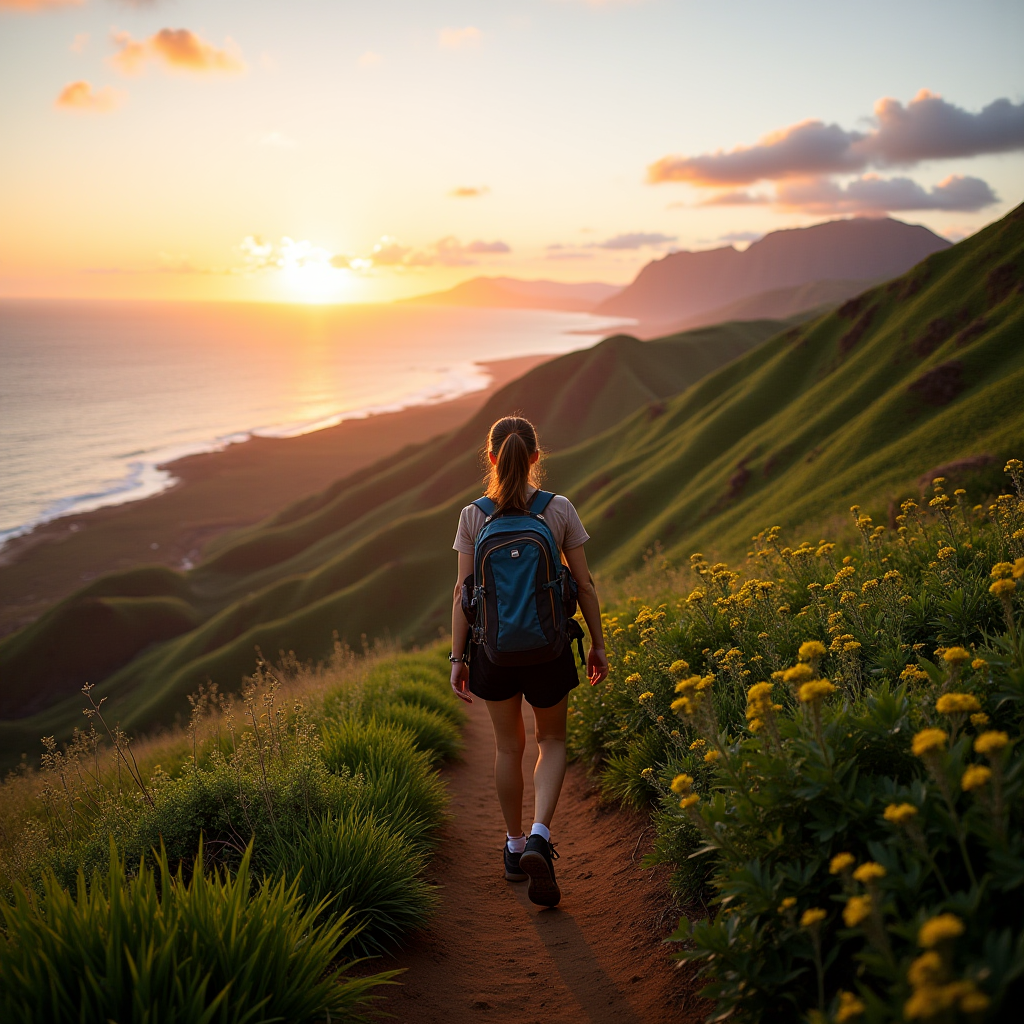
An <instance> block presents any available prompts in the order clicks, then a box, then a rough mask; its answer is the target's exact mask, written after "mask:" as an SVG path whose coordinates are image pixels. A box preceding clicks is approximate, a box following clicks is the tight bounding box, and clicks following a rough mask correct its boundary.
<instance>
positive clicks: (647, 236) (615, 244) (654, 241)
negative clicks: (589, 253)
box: [590, 231, 676, 249]
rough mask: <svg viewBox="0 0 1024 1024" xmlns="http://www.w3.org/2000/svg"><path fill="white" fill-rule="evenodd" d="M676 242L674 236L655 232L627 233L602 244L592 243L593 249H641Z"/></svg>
mask: <svg viewBox="0 0 1024 1024" xmlns="http://www.w3.org/2000/svg"><path fill="white" fill-rule="evenodd" d="M675 240H676V236H675V235H663V234H660V233H659V232H656V231H627V232H626V233H625V234H622V235H615V236H614V237H613V238H606V239H605V240H604V241H603V242H594V243H592V244H591V246H590V247H591V248H594V249H642V248H643V247H644V246H648V245H666V244H667V243H669V242H674V241H675Z"/></svg>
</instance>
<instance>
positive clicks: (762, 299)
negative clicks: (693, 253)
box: [634, 280, 880, 338]
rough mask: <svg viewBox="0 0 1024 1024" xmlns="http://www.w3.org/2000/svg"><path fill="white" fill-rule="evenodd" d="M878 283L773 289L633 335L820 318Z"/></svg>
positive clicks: (828, 283)
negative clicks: (750, 321) (709, 326)
mask: <svg viewBox="0 0 1024 1024" xmlns="http://www.w3.org/2000/svg"><path fill="white" fill-rule="evenodd" d="M879 283H880V282H879V281H877V280H866V281H861V280H856V281H812V282H811V283H810V284H797V285H793V286H792V287H791V288H773V289H772V290H771V291H768V292H758V293H757V294H756V295H748V296H746V297H745V298H742V299H737V300H736V301H735V302H730V303H729V304H728V305H727V306H719V307H718V308H717V309H711V310H707V311H706V312H704V313H697V314H695V315H694V316H690V317H687V318H686V319H685V320H679V321H676V322H674V323H671V324H647V323H645V324H643V330H642V331H639V332H638V331H634V333H639V334H640V336H641V337H644V338H660V337H662V336H663V335H666V334H675V333H676V332H678V331H690V330H693V329H694V328H697V327H706V326H708V325H710V324H724V323H729V322H732V321H737V320H786V319H789V318H790V317H803V318H804V319H810V318H811V317H812V316H820V315H821V314H822V313H827V312H829V311H830V310H832V309H835V308H836V306H839V305H841V304H842V303H844V302H845V301H846V300H847V299H852V298H853V297H854V296H855V295H860V293H861V292H865V291H867V290H868V289H869V288H871V287H873V286H874V285H876V284H879Z"/></svg>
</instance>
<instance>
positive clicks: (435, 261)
mask: <svg viewBox="0 0 1024 1024" xmlns="http://www.w3.org/2000/svg"><path fill="white" fill-rule="evenodd" d="M511 251H512V249H511V248H510V247H509V245H508V244H507V243H505V242H500V241H495V242H484V241H482V240H479V239H478V240H477V241H475V242H470V243H469V244H468V245H463V244H462V243H461V242H459V240H458V239H457V238H455V237H454V236H453V235H448V236H446V237H445V238H440V239H438V240H437V241H436V242H434V243H433V244H432V245H429V246H427V248H426V249H423V250H419V251H416V252H412V253H410V254H409V255H408V256H406V257H405V259H404V261H403V263H404V265H405V266H408V267H468V266H472V265H473V264H474V263H477V262H479V261H478V260H475V259H473V257H474V256H491V255H496V254H501V253H506V252H511Z"/></svg>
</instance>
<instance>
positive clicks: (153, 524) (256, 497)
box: [0, 355, 551, 636]
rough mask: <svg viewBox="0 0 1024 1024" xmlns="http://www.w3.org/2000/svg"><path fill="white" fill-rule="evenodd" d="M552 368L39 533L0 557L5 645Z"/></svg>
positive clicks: (235, 454)
mask: <svg viewBox="0 0 1024 1024" xmlns="http://www.w3.org/2000/svg"><path fill="white" fill-rule="evenodd" d="M549 358H551V357H550V356H546V355H539V356H523V357H520V358H517V359H506V360H500V361H496V362H488V363H482V364H481V365H483V366H484V367H486V369H487V371H488V372H489V373H490V375H491V383H490V385H489V386H488V387H487V388H485V389H484V390H481V391H476V392H474V393H472V394H470V395H465V396H463V397H462V398H457V399H454V400H452V401H450V402H442V403H438V404H436V405H425V406H414V407H411V408H409V409H404V410H402V411H400V412H395V413H386V414H382V415H379V416H370V417H367V418H366V419H360V420H346V421H344V422H342V423H340V424H338V425H337V426H335V427H329V428H327V429H324V430H318V431H315V432H313V433H309V434H303V435H301V436H299V437H291V438H268V437H253V438H250V439H249V440H247V441H244V442H242V443H239V444H232V445H229V446H228V447H226V448H224V449H223V450H222V451H219V452H212V453H207V454H202V455H193V456H189V457H187V458H183V459H179V460H178V461H176V462H173V463H170V464H168V466H166V467H165V468H167V469H169V470H170V471H171V473H172V474H173V476H174V477H175V478H176V480H177V483H175V484H174V485H173V486H171V487H170V488H168V489H167V490H166V491H162V492H161V493H160V494H157V495H154V496H153V497H151V498H145V499H142V500H139V501H133V502H127V503H124V504H120V505H112V506H108V507H106V508H100V509H96V510H95V511H92V512H86V513H82V514H78V515H69V516H64V517H62V518H59V519H55V520H53V521H52V522H50V523H46V524H44V525H42V526H39V527H37V528H36V529H35V530H33V531H32V532H31V533H28V534H26V535H25V536H23V537H18V538H16V539H14V540H12V541H10V542H9V543H8V544H7V545H6V546H5V547H4V549H3V550H2V551H0V636H4V635H7V634H9V633H12V632H14V631H15V630H16V629H19V628H21V627H22V626H24V625H27V624H28V623H29V622H32V621H33V620H34V619H36V618H37V617H38V616H39V615H41V614H42V613H43V612H44V611H45V610H46V608H48V607H49V606H50V605H51V604H53V603H54V602H55V601H58V600H60V599H61V598H63V597H65V596H67V595H68V594H70V593H71V592H72V591H74V590H75V589H76V588H77V587H80V586H81V585H82V584H83V583H85V582H88V581H89V580H91V579H94V578H95V577H96V576H99V575H100V574H102V573H104V572H109V571H111V570H115V569H127V568H130V567H131V566H135V565H142V564H152V563H159V564H162V565H169V566H173V567H174V568H187V567H188V566H189V565H191V564H194V563H195V562H197V561H198V560H199V559H200V558H201V557H202V552H203V549H204V547H205V546H206V545H207V544H208V543H209V542H210V541H211V540H212V539H213V538H214V537H217V536H219V535H220V534H223V533H225V532H227V531H228V530H234V529H239V528H241V527H244V526H249V525H251V524H252V523H255V522H259V520H261V519H265V518H266V517H267V516H269V515H273V514H274V513H275V512H277V511H279V510H280V509H282V508H284V507H285V506H286V505H288V504H290V503H291V502H293V501H295V500H297V499H298V498H301V497H303V496H305V495H307V494H313V493H315V492H316V491H319V490H321V489H323V488H324V487H326V486H327V485H328V484H330V483H332V482H333V481H335V480H338V479H340V478H341V477H344V476H347V475H348V474H349V473H352V472H355V471H356V470H358V469H361V468H362V467H364V466H369V465H371V464H372V463H374V462H376V461H377V460H378V459H382V458H386V457H387V456H389V455H392V454H394V453H395V452H397V451H399V450H401V449H402V448H403V447H405V446H406V445H411V444H418V443H421V442H422V441H426V440H428V439H429V438H431V437H436V436H437V435H438V434H443V433H445V432H446V431H449V430H451V429H453V428H454V427H456V426H458V425H459V424H460V423H463V422H464V421H465V420H466V419H468V418H469V417H470V416H471V415H473V413H474V412H476V410H477V409H479V408H480V407H481V406H482V405H483V404H484V402H486V401H487V399H488V398H489V397H490V396H491V395H492V394H493V393H494V391H496V390H497V389H498V388H500V387H503V386H504V385H505V384H507V383H508V382H509V381H512V380H515V379H516V378H517V377H520V376H522V375H523V374H524V373H526V372H527V371H528V370H529V369H531V368H532V367H533V366H536V365H537V364H539V363H542V362H544V361H546V360H547V359H549Z"/></svg>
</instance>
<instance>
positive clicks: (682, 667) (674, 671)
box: [668, 659, 690, 676]
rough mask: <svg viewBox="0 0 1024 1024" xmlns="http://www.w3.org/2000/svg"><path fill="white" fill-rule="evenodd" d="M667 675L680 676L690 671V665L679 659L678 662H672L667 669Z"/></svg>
mask: <svg viewBox="0 0 1024 1024" xmlns="http://www.w3.org/2000/svg"><path fill="white" fill-rule="evenodd" d="M668 671H669V675H673V676H682V675H685V674H686V673H687V672H689V671H690V663H689V662H687V661H683V660H682V659H680V660H679V661H673V662H672V664H671V665H669V667H668Z"/></svg>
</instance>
